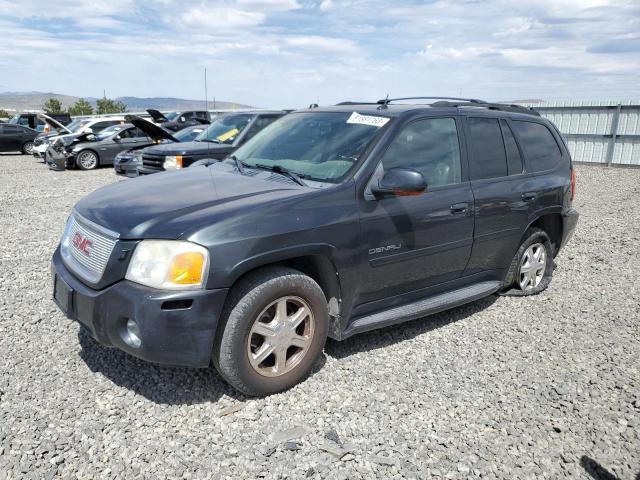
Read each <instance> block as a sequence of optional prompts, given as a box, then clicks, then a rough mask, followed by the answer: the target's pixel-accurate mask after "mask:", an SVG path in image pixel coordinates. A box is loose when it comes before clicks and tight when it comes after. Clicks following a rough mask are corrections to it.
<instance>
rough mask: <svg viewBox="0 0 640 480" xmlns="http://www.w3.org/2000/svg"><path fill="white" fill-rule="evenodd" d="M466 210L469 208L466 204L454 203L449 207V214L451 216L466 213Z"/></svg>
mask: <svg viewBox="0 0 640 480" xmlns="http://www.w3.org/2000/svg"><path fill="white" fill-rule="evenodd" d="M468 208H469V204H468V203H454V204H453V205H451V213H453V214H456V213H466V211H467V210H468Z"/></svg>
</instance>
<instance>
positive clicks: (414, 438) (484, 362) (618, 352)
mask: <svg viewBox="0 0 640 480" xmlns="http://www.w3.org/2000/svg"><path fill="white" fill-rule="evenodd" d="M113 181H116V178H115V176H114V174H113V173H112V171H111V170H110V169H102V170H99V171H95V172H79V171H68V172H62V173H53V172H50V171H48V170H47V169H46V168H44V167H43V165H42V164H39V163H37V162H36V161H35V160H33V159H31V158H29V157H26V156H11V155H0V192H1V196H0V200H1V201H2V208H1V209H0V235H1V236H2V239H1V240H2V241H1V243H0V244H1V245H2V249H1V250H0V266H1V269H0V479H2V478H34V479H36V478H37V479H41V478H54V477H62V478H76V477H77V478H127V479H132V478H149V479H157V478H233V479H238V478H270V479H271V478H330V479H347V478H349V479H354V478H376V477H377V478H385V479H394V478H416V479H418V478H420V479H423V478H430V477H432V478H467V477H471V478H477V477H483V478H510V479H514V478H559V477H563V476H569V477H575V478H599V477H598V475H601V478H615V477H618V478H620V479H635V478H636V475H638V474H640V327H639V319H640V314H639V309H640V305H639V302H640V286H639V285H640V283H639V282H638V272H640V256H639V255H638V253H639V251H640V249H639V245H640V203H639V200H638V199H639V198H640V187H639V185H640V170H622V169H604V168H596V167H581V168H578V185H579V186H578V198H577V201H576V205H577V207H578V208H579V210H580V211H581V213H582V218H581V223H580V225H579V229H578V231H577V233H576V236H575V237H574V239H573V241H572V243H571V244H570V245H569V247H568V248H567V249H566V250H565V251H564V252H563V254H562V255H561V257H560V258H559V261H558V269H557V270H556V274H555V277H554V280H553V282H552V285H551V287H550V289H549V290H547V291H546V292H545V293H543V294H541V295H539V296H537V297H533V298H507V297H493V298H490V299H486V300H483V301H480V302H476V303H474V304H472V305H468V306H465V307H462V308H457V309H455V310H453V311H450V312H446V313H443V314H439V315H436V316H434V317H431V318H428V319H423V320H418V321H414V322H411V323H409V324H405V325H401V326H397V327H393V328H387V329H385V330H382V331H377V332H372V333H369V334H365V335H361V336H358V337H354V338H352V339H350V340H348V341H346V342H343V343H337V342H330V343H329V344H328V346H327V348H326V355H325V357H324V359H323V361H322V362H321V363H322V365H319V366H318V370H317V372H316V373H315V374H314V375H313V376H312V377H311V378H310V379H309V380H307V381H306V382H305V383H304V384H302V385H299V386H297V387H295V388H293V389H292V390H290V391H288V392H285V393H282V394H279V395H274V396H272V397H269V398H266V399H259V400H255V399H246V398H243V397H241V396H239V395H238V394H236V393H235V392H234V391H233V390H232V389H230V388H229V387H227V386H226V385H225V384H224V383H223V382H222V380H221V379H220V378H219V377H218V375H217V374H216V373H215V371H214V370H212V369H210V370H189V369H180V368H161V367H157V366H153V365H149V364H146V363H144V362H142V361H138V360H136V359H134V358H132V357H129V356H127V355H126V354H124V353H122V352H119V351H116V350H112V349H106V348H103V347H101V346H99V345H97V344H96V343H95V342H94V341H93V340H91V339H90V338H87V337H86V336H85V335H83V334H81V333H80V331H79V327H78V325H76V324H74V323H72V322H70V321H68V320H66V319H65V318H64V317H63V316H62V315H61V314H60V313H59V312H58V310H57V309H56V307H55V306H54V304H53V303H52V301H51V300H50V296H51V295H50V291H51V284H50V278H49V259H50V257H51V253H52V252H53V250H54V248H55V246H56V243H57V241H58V238H59V236H60V234H61V232H62V229H63V225H64V221H65V219H66V216H67V214H68V212H69V211H70V209H71V207H72V205H73V204H74V203H75V202H76V201H77V200H78V199H79V198H80V197H82V196H83V195H84V194H86V193H88V192H90V191H92V190H94V189H95V188H97V187H99V186H101V185H104V184H107V183H109V182H113ZM588 472H592V473H591V474H589V473H588ZM598 472H600V473H598ZM603 472H604V473H603ZM607 472H608V473H609V474H610V475H613V476H609V477H607V476H606V473H607ZM614 476H615V477H614Z"/></svg>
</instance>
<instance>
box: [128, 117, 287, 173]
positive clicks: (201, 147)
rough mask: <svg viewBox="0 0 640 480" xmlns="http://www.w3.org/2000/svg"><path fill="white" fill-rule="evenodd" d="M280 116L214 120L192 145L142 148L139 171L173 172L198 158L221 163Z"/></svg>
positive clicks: (190, 143)
mask: <svg viewBox="0 0 640 480" xmlns="http://www.w3.org/2000/svg"><path fill="white" fill-rule="evenodd" d="M283 115H285V112H283V111H269V112H267V111H265V112H242V113H233V114H229V115H225V116H223V117H218V118H216V119H215V120H214V121H213V122H212V123H211V124H210V125H208V126H207V128H206V130H205V131H204V132H202V133H201V134H200V135H199V136H197V137H196V138H195V140H194V141H193V142H184V143H178V144H171V143H167V144H160V145H154V146H152V147H148V148H146V149H144V150H143V152H142V168H140V169H139V172H140V173H141V174H150V173H157V172H161V171H164V170H177V169H180V168H185V167H188V166H189V165H191V164H192V163H194V162H197V161H198V160H202V159H215V160H221V159H223V158H225V157H226V156H227V155H230V154H231V153H233V152H234V151H235V150H236V149H237V148H238V147H239V146H240V145H242V144H243V143H245V142H246V141H247V140H249V139H250V138H252V137H253V136H254V135H256V134H257V133H258V132H260V131H261V130H262V129H263V128H265V127H266V126H267V125H270V124H271V123H273V122H275V121H276V120H277V119H279V118H280V117H282V116H283Z"/></svg>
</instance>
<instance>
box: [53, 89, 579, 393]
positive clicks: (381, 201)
mask: <svg viewBox="0 0 640 480" xmlns="http://www.w3.org/2000/svg"><path fill="white" fill-rule="evenodd" d="M398 100H403V101H414V100H413V99H398ZM416 100H419V99H416ZM420 101H422V100H420ZM574 194H575V174H574V170H573V167H572V163H571V157H570V155H569V151H568V150H567V148H566V146H565V144H564V142H563V140H562V138H561V136H560V134H559V132H558V130H557V128H556V127H555V126H554V125H553V124H552V123H551V122H550V121H549V120H546V119H544V118H541V117H540V116H539V115H537V113H536V112H534V111H532V110H529V109H525V108H522V107H516V106H504V105H500V104H490V103H486V102H480V101H478V100H474V101H460V100H452V101H438V102H435V103H431V104H424V105H421V104H398V103H396V100H383V101H380V102H379V103H378V104H375V103H374V104H362V105H340V106H334V107H328V108H314V109H310V110H305V111H299V112H295V113H292V114H290V115H287V116H285V117H283V118H282V119H280V120H278V121H277V122H275V123H274V124H273V125H271V126H270V127H269V128H267V129H265V130H263V131H262V132H260V133H258V134H257V135H256V136H255V137H253V138H252V139H251V140H250V141H248V142H247V143H246V144H244V145H243V146H242V147H240V148H239V149H238V150H237V151H236V152H235V153H234V156H233V157H230V158H227V159H225V160H224V161H222V162H216V163H213V164H209V165H207V166H199V167H192V168H187V169H184V170H182V171H178V172H171V173H168V174H165V175H152V176H150V177H147V178H141V179H138V180H136V181H135V182H118V183H115V184H111V185H108V186H106V187H103V188H102V189H100V190H97V191H95V192H93V193H92V194H90V195H88V196H87V197H85V198H84V199H82V200H81V201H80V202H78V203H77V204H76V206H75V208H74V210H73V212H72V215H71V217H70V218H69V221H68V223H67V227H66V231H65V233H64V234H63V237H62V240H61V243H60V246H59V247H58V249H57V250H56V252H55V254H54V256H53V272H54V284H55V288H54V292H55V293H54V299H55V301H56V303H57V305H58V306H59V307H60V308H61V309H62V311H63V312H65V313H66V315H67V316H68V317H69V318H72V319H75V320H77V321H79V322H80V323H81V324H82V325H83V326H84V327H85V328H86V329H87V331H88V332H89V333H90V334H91V335H92V336H93V337H94V338H95V339H96V340H97V341H99V342H100V343H102V344H104V345H109V346H114V347H117V348H119V349H121V350H124V351H126V352H129V353H130V354H132V355H134V356H137V357H139V358H142V359H145V360H148V361H153V362H158V363H166V364H172V365H187V366H195V367H207V366H209V365H210V364H211V363H212V362H213V365H215V367H216V368H217V369H218V371H219V372H220V374H221V375H222V376H223V377H224V378H225V379H226V380H227V381H228V382H229V383H230V384H231V385H233V386H234V387H235V388H237V389H238V390H240V391H242V392H244V393H245V394H247V395H265V394H270V393H274V392H278V391H281V390H284V389H286V388H288V387H291V386H292V385H294V384H296V383H298V382H300V381H301V380H303V379H304V378H305V377H306V376H307V375H308V374H309V372H310V371H311V368H312V366H313V365H314V364H315V363H316V361H317V359H318V357H319V356H320V354H321V352H322V349H323V345H324V343H325V339H326V337H327V335H328V336H330V337H332V338H334V339H336V340H343V339H345V338H348V337H350V336H352V335H354V334H357V333H360V332H365V331H368V330H372V329H376V328H380V327H385V326H388V325H392V324H396V323H400V322H405V321H408V320H412V319H416V318H421V317H423V316H425V315H429V314H432V313H435V312H440V311H442V310H446V309H448V308H452V307H456V306H459V305H461V304H464V303H467V302H472V301H475V300H478V299H480V298H482V297H486V296H489V295H492V294H494V293H496V292H501V291H513V292H514V293H517V294H520V295H523V296H525V295H533V294H537V293H539V292H540V291H542V290H544V289H545V288H547V286H548V285H549V282H550V281H551V276H552V274H553V270H554V258H556V256H557V255H558V252H560V251H561V249H562V248H563V246H564V245H565V244H566V243H567V242H568V241H569V239H570V238H571V236H572V234H573V231H574V229H575V226H576V223H577V221H578V213H577V212H576V211H575V210H574V209H573V208H572V206H571V205H572V200H573V198H574ZM523 301H524V300H523ZM523 308H534V307H533V304H531V305H529V306H524V307H523ZM490 347H491V346H488V348H490Z"/></svg>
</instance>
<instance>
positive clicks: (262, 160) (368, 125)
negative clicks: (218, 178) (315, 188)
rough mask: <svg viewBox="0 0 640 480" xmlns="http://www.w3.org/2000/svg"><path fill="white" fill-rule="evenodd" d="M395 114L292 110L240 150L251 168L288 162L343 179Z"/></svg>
mask: <svg viewBox="0 0 640 480" xmlns="http://www.w3.org/2000/svg"><path fill="white" fill-rule="evenodd" d="M388 121H389V118H387V117H383V116H377V115H376V116H373V115H358V114H357V113H355V112H354V113H351V112H340V113H333V112H318V113H292V114H289V115H287V116H285V117H282V118H281V119H280V120H278V121H276V122H274V123H273V124H272V125H270V126H268V127H267V128H265V129H264V130H262V131H261V132H260V133H258V134H257V135H256V136H255V137H253V138H252V139H251V140H249V141H248V142H247V143H246V144H244V145H243V146H242V147H240V148H239V149H238V150H236V152H235V154H234V155H235V157H236V158H237V159H238V160H241V161H242V162H244V163H245V164H246V165H247V166H249V167H255V166H256V165H258V166H260V165H266V166H276V167H283V168H286V169H287V170H289V171H291V172H293V173H295V174H297V175H299V176H301V177H303V178H308V179H311V180H316V181H319V182H329V183H339V182H340V181H341V180H342V179H343V178H344V177H345V176H346V175H347V174H348V173H349V171H350V170H351V169H352V168H353V166H354V165H355V164H356V163H357V162H358V160H359V159H360V156H361V155H362V153H363V152H364V151H365V149H366V148H367V146H368V145H369V143H370V142H371V141H372V139H373V138H374V137H375V136H376V134H377V133H378V131H379V130H380V128H381V127H382V126H384V125H385V124H386V123H387V122H388Z"/></svg>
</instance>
